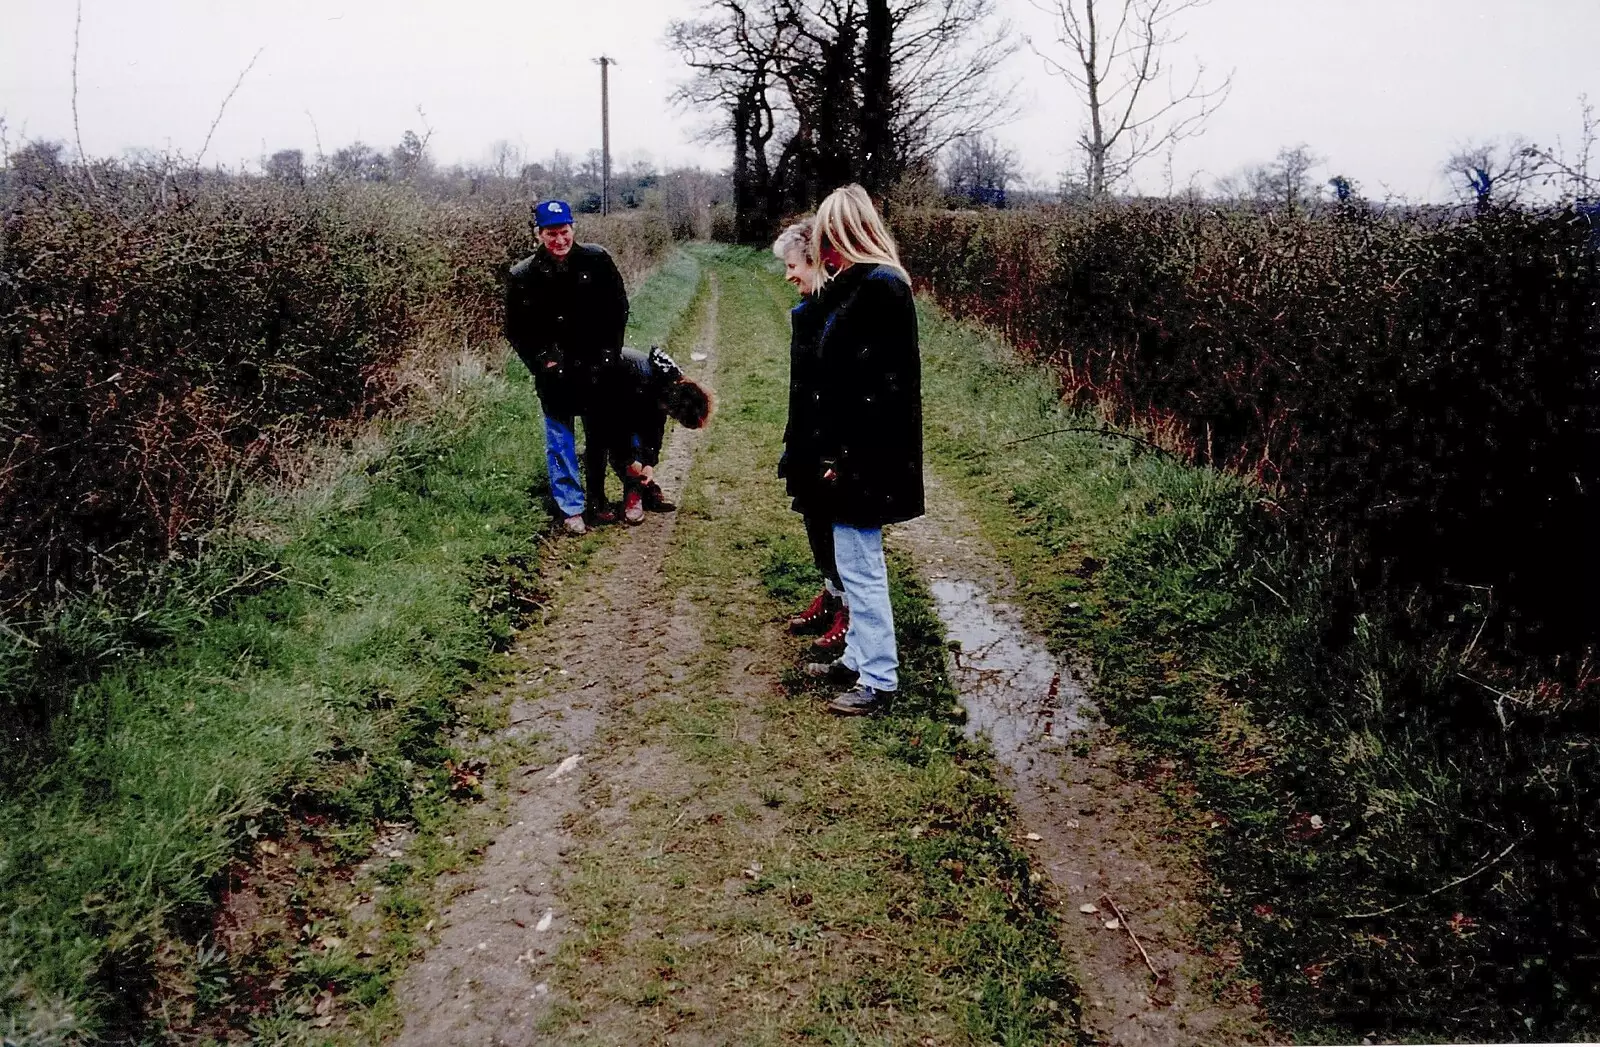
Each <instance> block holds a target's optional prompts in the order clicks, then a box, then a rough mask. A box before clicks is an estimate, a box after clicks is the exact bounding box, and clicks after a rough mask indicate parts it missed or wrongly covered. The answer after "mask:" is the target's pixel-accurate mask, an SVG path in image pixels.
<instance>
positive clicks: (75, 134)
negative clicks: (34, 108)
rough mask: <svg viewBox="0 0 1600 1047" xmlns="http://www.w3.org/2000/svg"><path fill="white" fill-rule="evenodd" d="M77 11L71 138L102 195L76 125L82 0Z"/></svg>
mask: <svg viewBox="0 0 1600 1047" xmlns="http://www.w3.org/2000/svg"><path fill="white" fill-rule="evenodd" d="M77 10H78V13H77V17H76V19H75V20H74V21H73V23H72V138H73V140H74V141H75V142H76V143H77V145H78V163H79V165H81V166H82V168H83V171H84V173H85V174H87V175H88V176H89V184H90V185H91V186H93V187H94V191H95V193H96V195H99V196H102V197H103V196H104V194H103V193H102V192H101V190H100V181H99V179H97V178H95V175H94V165H93V164H91V163H90V162H89V158H88V157H87V156H85V155H84V152H83V131H82V130H81V129H80V128H79V126H78V43H79V40H80V38H81V36H82V34H83V0H78V9H77Z"/></svg>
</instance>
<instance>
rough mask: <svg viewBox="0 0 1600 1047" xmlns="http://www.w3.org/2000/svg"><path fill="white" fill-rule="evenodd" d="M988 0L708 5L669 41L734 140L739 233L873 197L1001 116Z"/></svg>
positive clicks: (713, 133) (699, 95)
mask: <svg viewBox="0 0 1600 1047" xmlns="http://www.w3.org/2000/svg"><path fill="white" fill-rule="evenodd" d="M993 5H994V0H712V2H711V3H710V4H708V6H707V8H706V16H705V17H703V18H701V19H699V20H696V21H680V22H674V23H673V24H672V26H671V27H670V29H669V32H668V42H669V44H670V45H671V46H672V47H673V48H674V49H676V50H677V51H678V52H679V53H680V54H682V55H683V57H684V60H685V62H686V63H687V64H688V65H689V67H690V68H691V69H693V70H694V72H695V76H694V78H693V79H692V80H690V81H689V82H688V83H687V84H685V85H684V86H683V87H682V88H680V89H679V90H678V92H677V93H676V95H675V100H676V101H677V102H678V103H679V104H680V105H683V106H685V107H689V106H694V107H705V106H708V105H709V106H714V107H716V109H717V110H718V112H719V119H718V120H717V122H716V123H715V124H713V125H712V126H711V127H709V128H708V129H707V136H708V137H710V138H713V139H720V140H727V139H728V138H731V139H732V140H733V147H734V170H733V175H734V207H735V212H736V215H737V216H738V223H739V231H738V234H737V235H738V236H739V237H740V238H741V239H758V238H760V237H761V236H763V235H765V234H766V232H768V231H770V229H771V227H772V226H773V225H774V224H775V223H776V222H777V220H778V219H779V218H780V217H781V216H782V214H783V213H784V212H785V211H791V210H796V209H799V208H801V207H805V206H809V205H810V204H811V203H814V202H815V201H816V200H817V199H819V198H820V196H821V195H823V194H825V193H827V192H829V191H831V190H832V189H834V188H835V187H836V186H838V185H840V184H842V183H845V182H849V181H859V182H861V183H862V184H863V185H865V186H866V187H867V189H868V190H869V191H870V192H872V193H874V194H875V195H878V196H880V197H885V196H887V193H888V190H889V188H890V187H891V186H892V185H893V184H894V183H895V182H896V181H897V180H898V179H899V178H900V177H901V176H902V175H903V174H904V173H905V172H907V171H908V170H911V169H912V168H914V167H916V166H918V165H919V164H926V163H931V162H932V160H933V159H934V157H935V156H936V154H937V153H938V152H939V150H940V149H942V148H943V147H944V146H945V145H947V144H948V143H949V142H951V141H953V140H954V139H956V138H959V137H963V136H966V135H970V134H973V133H975V132H976V131H978V130H980V129H981V128H983V127H985V126H991V125H993V124H994V123H995V122H997V121H998V120H1000V119H1002V118H1003V117H1004V115H1005V114H1006V113H1007V111H1008V103H1007V97H1006V95H1005V94H1004V92H1002V91H999V90H996V89H995V88H994V87H993V85H992V74H993V73H994V72H995V70H996V68H997V67H998V65H999V63H1000V61H1001V60H1002V59H1004V58H1005V57H1006V55H1008V54H1010V53H1011V51H1012V50H1013V49H1014V46H1015V45H1014V43H1013V42H1012V40H1011V39H1010V37H1009V35H1008V33H1007V27H1006V26H1005V25H1004V23H1001V22H999V21H998V20H997V19H996V18H995V17H994V7H993Z"/></svg>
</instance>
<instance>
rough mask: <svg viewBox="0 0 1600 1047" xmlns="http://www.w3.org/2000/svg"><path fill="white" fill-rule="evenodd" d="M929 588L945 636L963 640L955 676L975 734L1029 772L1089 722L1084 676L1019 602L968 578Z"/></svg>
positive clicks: (1009, 762)
mask: <svg viewBox="0 0 1600 1047" xmlns="http://www.w3.org/2000/svg"><path fill="white" fill-rule="evenodd" d="M929 588H930V589H931V590H932V592H933V599H934V604H935V605H936V606H937V608H938V611H939V617H940V619H942V620H943V622H944V625H945V634H946V636H947V637H948V638H949V639H950V640H953V641H958V642H959V643H960V650H959V651H956V652H954V653H953V654H952V656H951V661H952V662H953V665H952V666H951V673H950V676H951V682H953V683H954V684H955V687H956V690H957V692H959V693H960V695H961V700H962V703H963V704H964V705H965V706H966V708H967V735H968V736H969V737H972V738H977V737H978V736H979V735H982V736H984V737H986V738H988V740H989V744H990V747H991V748H992V749H993V750H994V754H995V756H996V758H997V759H999V761H1000V763H1001V765H1002V766H1004V767H1007V768H1009V769H1010V770H1011V771H1013V772H1017V773H1024V772H1026V771H1028V770H1030V769H1031V768H1032V766H1033V758H1034V757H1035V756H1037V755H1039V754H1041V753H1043V752H1044V751H1045V750H1046V748H1048V747H1050V746H1052V745H1053V744H1055V743H1058V742H1060V741H1061V740H1063V739H1065V738H1066V737H1067V736H1068V735H1069V734H1071V733H1073V732H1074V731H1084V730H1088V729H1089V727H1090V726H1091V724H1092V723H1093V720H1092V718H1091V713H1090V710H1089V697H1088V695H1087V694H1086V693H1085V692H1084V688H1083V684H1082V683H1081V682H1080V681H1079V679H1078V677H1077V675H1076V674H1075V673H1074V672H1073V670H1072V667H1071V666H1070V665H1069V664H1068V663H1067V662H1065V661H1063V660H1062V659H1060V658H1058V657H1056V656H1055V655H1053V654H1051V653H1050V652H1049V651H1047V650H1046V649H1045V648H1044V647H1043V646H1042V645H1040V644H1039V643H1037V642H1036V641H1035V640H1034V639H1033V637H1032V636H1030V635H1029V633H1028V630H1027V628H1026V627H1024V625H1023V624H1022V615H1021V613H1020V612H1018V610H1017V609H1016V608H1015V607H1013V606H1012V605H1011V604H1008V603H1006V602H1005V601H1003V600H996V599H994V598H993V597H991V596H990V595H989V593H988V591H987V590H986V589H984V587H982V586H980V585H978V584H976V583H974V582H970V581H966V580H958V579H935V580H934V581H933V583H932V585H931V586H930V587H929Z"/></svg>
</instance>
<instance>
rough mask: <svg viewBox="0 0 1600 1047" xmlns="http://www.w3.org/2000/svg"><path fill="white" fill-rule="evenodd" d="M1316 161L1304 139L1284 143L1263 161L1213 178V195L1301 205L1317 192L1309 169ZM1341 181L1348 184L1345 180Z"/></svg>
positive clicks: (1269, 203) (1272, 204)
mask: <svg viewBox="0 0 1600 1047" xmlns="http://www.w3.org/2000/svg"><path fill="white" fill-rule="evenodd" d="M1320 163H1322V157H1320V156H1318V155H1317V154H1316V153H1314V152H1312V151H1311V147H1310V146H1308V145H1306V144H1305V143H1304V142H1302V143H1300V144H1299V145H1293V146H1289V145H1286V146H1284V147H1283V148H1281V149H1279V150H1278V154H1277V155H1276V156H1274V157H1273V158H1272V159H1271V160H1269V161H1267V162H1266V163H1258V164H1250V165H1248V166H1246V167H1243V168H1240V169H1239V170H1238V171H1235V172H1234V173H1232V174H1230V175H1225V176H1223V177H1222V178H1219V179H1217V183H1216V186H1217V195H1218V196H1221V197H1223V198H1224V199H1229V200H1240V201H1247V202H1249V203H1255V204H1261V205H1264V206H1267V207H1288V208H1295V207H1303V206H1305V205H1306V204H1308V203H1309V202H1310V201H1311V200H1313V199H1315V197H1316V195H1317V183H1316V181H1315V180H1314V179H1313V178H1312V177H1311V169H1312V168H1313V167H1315V166H1316V165H1317V164H1320ZM1339 179H1342V176H1339ZM1339 179H1336V180H1339ZM1330 184H1331V183H1330ZM1345 184H1346V186H1347V187H1348V186H1349V183H1348V181H1347V180H1346V181H1345Z"/></svg>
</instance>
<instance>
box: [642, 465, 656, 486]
mask: <svg viewBox="0 0 1600 1047" xmlns="http://www.w3.org/2000/svg"><path fill="white" fill-rule="evenodd" d="M639 475H640V476H642V477H643V478H644V482H645V483H647V484H653V483H655V482H656V467H655V466H653V465H647V466H645V467H644V468H643V469H641V470H639Z"/></svg>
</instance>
